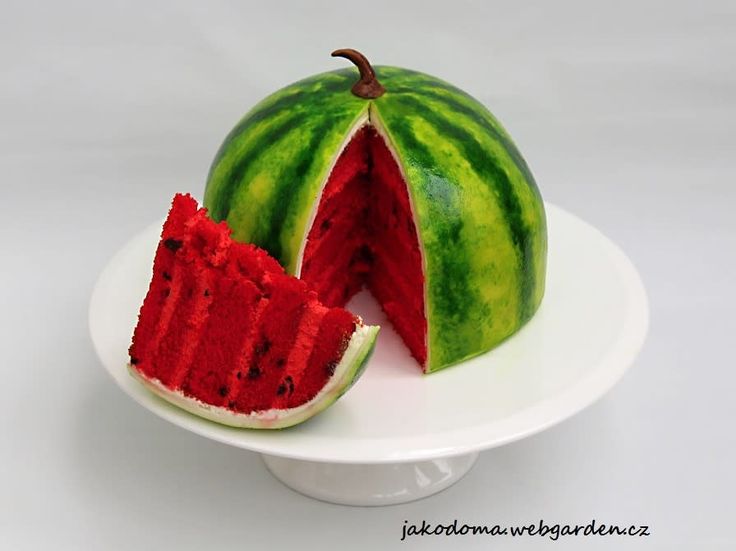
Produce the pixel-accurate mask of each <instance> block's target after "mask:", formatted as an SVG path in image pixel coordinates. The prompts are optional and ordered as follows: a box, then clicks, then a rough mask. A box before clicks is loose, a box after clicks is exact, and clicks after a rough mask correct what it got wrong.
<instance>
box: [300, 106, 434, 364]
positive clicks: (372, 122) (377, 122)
mask: <svg viewBox="0 0 736 551" xmlns="http://www.w3.org/2000/svg"><path fill="white" fill-rule="evenodd" d="M367 125H369V126H372V127H373V128H374V129H375V130H376V132H377V133H378V135H379V136H380V137H381V138H382V139H383V142H384V143H385V144H386V148H387V149H388V150H389V152H390V153H391V156H392V157H393V159H394V162H395V163H396V166H397V167H399V173H400V174H401V178H402V180H403V181H404V183H405V184H406V183H407V182H408V181H409V180H408V179H407V177H406V170H405V169H404V165H403V163H402V162H401V159H400V158H399V156H398V154H397V153H396V148H395V146H394V143H393V141H392V140H391V136H389V134H388V132H387V131H386V127H385V126H384V124H383V121H382V120H381V117H380V116H379V114H378V109H376V108H375V106H374V104H373V103H369V104H368V108H367V109H366V110H365V111H362V112H361V113H360V115H359V116H358V118H357V119H356V122H355V123H354V124H353V126H352V127H351V128H350V130H349V131H348V133H347V135H346V136H345V138H344V139H343V141H342V144H340V147H339V148H338V150H337V152H336V153H335V156H334V157H333V158H332V162H331V163H330V167H329V169H328V170H327V173H326V175H325V177H324V178H323V179H322V183H321V185H320V188H319V192H318V194H317V197H316V198H315V200H314V202H313V203H312V210H311V211H310V213H309V220H308V221H307V225H306V226H305V228H304V235H303V236H302V242H301V246H300V247H299V254H298V255H297V258H296V272H295V274H294V275H296V277H301V276H302V266H303V262H304V253H305V251H306V250H307V241H308V239H307V237H308V236H309V233H310V232H311V231H312V226H313V225H314V221H315V220H316V218H317V211H318V210H319V206H320V204H321V203H322V195H323V194H324V192H325V188H326V187H327V182H329V180H330V176H332V171H333V170H334V169H335V165H337V161H338V160H339V159H340V156H341V155H342V153H343V151H345V148H346V147H347V146H348V144H349V143H350V142H351V141H352V139H353V138H354V137H355V134H356V133H357V132H358V131H360V130H361V129H362V128H363V127H364V126H367ZM406 194H407V196H408V197H409V209H410V210H411V216H412V220H413V221H414V227H415V228H416V232H417V237H419V232H420V228H419V224H417V220H419V218H418V217H417V209H416V205H415V204H414V197H413V196H412V194H411V190H410V189H409V188H408V187H407V190H406ZM418 242H419V255H420V257H421V262H422V274H424V276H425V279H424V286H423V288H422V295H423V296H424V319H425V320H427V325H428V326H427V331H426V333H425V334H424V347H425V350H426V351H427V359H426V360H425V362H424V365H422V366H421V367H422V371H423V372H424V373H428V371H427V369H428V367H429V366H430V365H431V364H430V354H431V353H432V349H431V347H430V346H429V333H430V332H429V306H428V304H429V300H428V298H429V297H428V293H427V291H428V286H427V279H426V274H427V273H428V272H427V257H426V254H425V251H424V244H423V243H424V242H423V241H422V240H421V239H418Z"/></svg>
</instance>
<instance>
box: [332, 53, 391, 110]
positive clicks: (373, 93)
mask: <svg viewBox="0 0 736 551" xmlns="http://www.w3.org/2000/svg"><path fill="white" fill-rule="evenodd" d="M332 57H344V58H345V59H349V60H350V61H352V62H353V63H354V64H355V66H356V67H357V68H358V71H360V80H359V81H358V82H356V83H355V84H354V85H353V87H352V88H351V90H352V92H353V94H355V95H356V96H358V97H359V98H364V99H375V98H378V97H381V96H382V95H383V94H384V93H385V92H386V89H385V88H384V87H383V86H381V83H380V82H378V80H377V79H376V72H375V71H374V70H373V67H371V64H370V63H369V62H368V60H367V59H366V57H365V56H364V55H363V54H361V53H360V52H359V51H358V50H353V49H352V48H343V49H341V50H335V51H334V52H332Z"/></svg>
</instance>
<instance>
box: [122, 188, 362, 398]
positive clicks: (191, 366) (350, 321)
mask: <svg viewBox="0 0 736 551" xmlns="http://www.w3.org/2000/svg"><path fill="white" fill-rule="evenodd" d="M358 323H360V322H359V320H358V319H357V318H355V317H354V316H353V315H352V314H350V313H349V312H347V311H345V310H343V309H342V308H330V307H327V306H325V305H323V304H321V303H320V302H319V300H318V298H317V295H316V293H315V292H314V291H311V290H309V288H308V286H307V285H306V284H305V283H304V282H303V281H300V280H298V279H296V278H294V277H290V276H288V275H286V274H284V271H283V269H282V268H281V266H280V265H279V264H278V262H276V261H275V260H274V259H273V258H271V257H270V256H268V254H267V253H266V252H264V251H263V250H261V249H258V248H257V247H255V246H253V245H248V244H241V243H234V242H233V241H231V239H230V230H229V229H228V227H227V226H226V225H225V223H220V224H216V223H215V222H213V221H211V220H210V219H209V218H208V217H207V216H206V210H204V209H199V208H198V206H197V203H196V201H195V200H194V199H192V198H191V197H190V196H188V195H177V196H176V197H175V198H174V202H173V205H172V208H171V212H170V213H169V217H168V219H167V220H166V222H165V224H164V228H163V233H162V238H161V242H160V243H159V246H158V249H157V251H156V258H155V260H154V267H153V279H152V281H151V284H150V287H149V290H148V294H147V295H146V298H145V301H144V303H143V306H142V308H141V311H140V316H139V320H138V325H137V327H136V329H135V333H134V335H133V344H132V345H131V347H130V356H131V364H132V365H133V366H134V367H135V368H136V369H137V370H138V371H140V372H141V373H142V374H143V375H145V376H146V377H148V378H156V379H159V380H160V381H161V383H163V384H164V385H165V386H167V387H169V388H171V389H172V390H181V391H182V392H184V393H185V394H187V395H189V396H192V397H195V398H197V399H199V400H201V401H203V402H205V403H208V404H213V405H216V406H222V407H226V408H229V409H232V410H235V411H238V412H242V413H250V412H253V411H261V410H267V409H270V408H279V409H284V408H291V407H296V406H298V405H300V404H303V403H305V402H307V401H309V400H310V399H311V398H313V397H314V396H315V395H316V394H317V392H319V390H320V389H321V388H322V387H323V386H324V385H325V384H326V382H327V380H328V379H329V378H330V376H331V375H332V374H333V372H334V370H335V367H336V365H337V363H338V362H339V360H340V358H341V357H342V354H343V353H344V351H345V348H346V346H347V343H348V341H349V339H350V336H351V335H352V333H353V331H354V330H355V328H356V324H358Z"/></svg>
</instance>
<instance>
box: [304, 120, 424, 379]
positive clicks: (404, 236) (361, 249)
mask: <svg viewBox="0 0 736 551" xmlns="http://www.w3.org/2000/svg"><path fill="white" fill-rule="evenodd" d="M307 239H308V241H307V246H306V248H305V252H304V258H303V262H302V271H301V274H300V275H301V277H302V279H304V280H305V281H307V282H308V283H309V284H311V285H312V286H313V287H314V288H315V289H316V290H317V292H318V293H319V297H320V299H321V300H322V301H323V302H324V303H325V304H327V305H331V306H344V305H345V304H346V303H347V301H348V300H350V298H351V297H352V296H353V295H354V294H355V293H357V292H358V291H359V290H360V289H361V288H362V287H364V286H366V287H368V289H369V290H370V291H371V293H372V294H373V296H374V297H375V298H376V299H377V301H378V302H379V303H380V304H381V307H382V308H383V310H384V312H385V313H386V316H387V317H388V319H389V320H390V321H391V323H392V325H393V327H394V329H395V330H396V332H397V333H398V334H399V335H400V336H401V338H402V339H403V340H404V343H405V344H406V345H407V347H408V348H409V350H410V352H411V353H412V355H413V356H414V358H416V359H417V361H418V362H419V363H420V364H421V365H424V364H425V363H426V360H427V344H426V334H427V320H426V317H425V313H424V272H423V269H422V257H421V252H420V249H419V240H418V238H417V231H416V227H415V225H414V219H413V216H412V211H411V204H410V201H409V195H408V192H407V187H406V183H405V182H404V179H403V177H402V175H401V170H400V169H399V167H398V165H397V164H396V161H395V160H394V158H393V156H392V155H391V151H390V150H389V149H388V147H387V146H386V143H385V142H384V140H383V138H382V137H381V136H380V135H379V134H378V133H377V132H376V130H375V129H374V128H373V127H372V126H364V127H363V128H361V129H360V130H359V131H358V132H356V134H355V136H354V137H353V139H352V140H351V141H350V143H349V144H348V145H347V147H346V148H345V150H344V151H343V152H342V154H341V155H340V158H339V159H338V161H337V163H336V164H335V167H334V168H333V170H332V173H331V174H330V177H329V179H328V181H327V184H326V185H325V188H324V191H323V194H322V198H321V200H320V204H319V207H318V210H317V214H316V217H315V221H314V224H313V225H312V228H311V230H310V232H309V235H308V237H307Z"/></svg>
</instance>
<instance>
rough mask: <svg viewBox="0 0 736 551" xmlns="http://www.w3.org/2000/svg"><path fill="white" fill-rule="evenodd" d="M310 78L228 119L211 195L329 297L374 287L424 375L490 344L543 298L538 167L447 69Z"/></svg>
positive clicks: (218, 207) (231, 220)
mask: <svg viewBox="0 0 736 551" xmlns="http://www.w3.org/2000/svg"><path fill="white" fill-rule="evenodd" d="M333 55H336V56H341V57H346V58H348V59H349V60H350V61H352V62H353V63H354V64H355V65H356V67H357V71H356V68H350V69H343V70H337V71H332V72H327V73H322V74H319V75H315V76H313V77H310V78H307V79H305V80H302V81H300V82H297V83H295V84H292V85H290V86H287V87H286V88H283V89H282V90H279V91H277V92H276V93H274V94H273V95H271V96H269V97H267V98H266V99H264V100H263V101H261V102H260V103H259V104H258V105H256V106H255V107H254V108H253V109H252V110H251V111H250V112H249V113H248V114H246V115H245V117H244V118H243V119H242V120H241V121H240V122H239V123H238V124H237V125H236V126H235V128H234V129H233V130H232V131H231V132H230V133H229V135H228V136H227V137H226V139H225V141H224V143H223V144H222V146H221V147H220V149H219V151H218V152H217V154H216V156H215V159H214V161H213V163H212V166H211V168H210V172H209V176H208V181H207V187H206V191H205V198H204V203H205V206H206V207H207V208H208V209H209V211H210V213H211V215H212V216H213V218H214V219H215V220H218V221H219V220H226V221H227V223H228V224H229V226H230V227H231V228H232V229H233V238H234V239H236V240H238V241H242V242H247V243H254V244H256V245H258V246H259V247H262V248H263V249H265V250H267V251H268V252H269V253H270V254H271V255H272V256H273V257H275V258H276V259H277V260H278V261H279V262H280V264H281V265H283V266H284V267H285V269H286V271H287V272H288V273H289V274H293V275H296V276H298V277H300V278H302V279H303V280H304V281H306V282H307V283H309V284H310V285H311V286H313V287H314V289H315V290H316V291H317V292H318V295H319V298H320V300H321V301H322V302H323V303H324V304H326V305H327V306H330V307H340V306H344V305H345V304H346V303H347V302H348V301H349V300H350V298H351V297H352V296H353V295H354V294H355V293H356V292H357V291H358V290H360V289H361V288H363V287H367V288H368V289H369V290H370V291H371V293H372V294H373V295H374V297H375V298H376V299H377V301H378V302H379V303H380V305H381V307H382V308H383V310H384V311H385V313H386V315H387V317H388V319H389V321H390V322H391V324H392V325H393V327H394V329H395V330H396V331H397V332H398V334H399V335H400V336H401V337H402V339H403V341H404V343H405V344H406V346H407V348H408V349H409V351H410V352H411V354H412V355H413V356H414V358H416V360H417V362H418V364H419V365H420V366H421V367H422V369H423V370H424V371H425V372H433V371H437V370H439V369H442V368H445V367H447V366H450V365H453V364H456V363H458V362H460V361H462V360H464V359H466V358H470V357H472V356H475V355H478V354H481V353H483V352H486V351H488V350H490V349H492V348H493V347H495V346H496V345H498V344H499V343H500V342H501V341H503V340H504V339H506V338H507V337H509V336H510V335H512V334H514V333H515V332H516V331H518V330H519V329H520V328H521V327H522V326H523V325H524V324H525V323H526V322H527V321H528V320H529V319H530V318H531V317H532V316H533V314H534V313H535V311H536V310H537V308H538V307H539V305H540V303H541V300H542V296H543V294H544V284H545V264H546V254H547V232H546V222H545V212H544V204H543V201H542V198H541V196H540V193H539V190H538V188H537V185H536V183H535V181H534V178H533V176H532V174H531V171H530V170H529V167H528V166H527V163H526V162H525V161H524V159H523V157H522V156H521V154H520V153H519V151H518V149H517V148H516V146H515V145H514V143H513V141H512V140H511V138H510V137H509V135H508V133H507V132H506V131H505V130H504V129H503V127H502V126H501V124H500V123H499V122H498V120H497V119H496V118H495V117H494V116H493V115H492V114H491V113H490V112H489V111H488V110H487V109H486V108H485V107H484V106H483V105H481V104H480V103H479V102H478V101H476V100H475V99H473V98H472V97H471V96H469V95H468V94H467V93H465V92H463V91H462V90H459V89H458V88H456V87H454V86H452V85H450V84H448V83H447V82H444V81H442V80H440V79H438V78H435V77H432V76H429V75H426V74H424V73H419V72H416V71H411V70H408V69H401V68H397V67H383V66H377V67H375V68H374V67H372V66H371V65H370V63H368V61H367V60H366V58H365V57H364V56H363V55H362V54H360V53H359V52H357V51H355V50H350V49H346V50H338V51H336V52H333Z"/></svg>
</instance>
